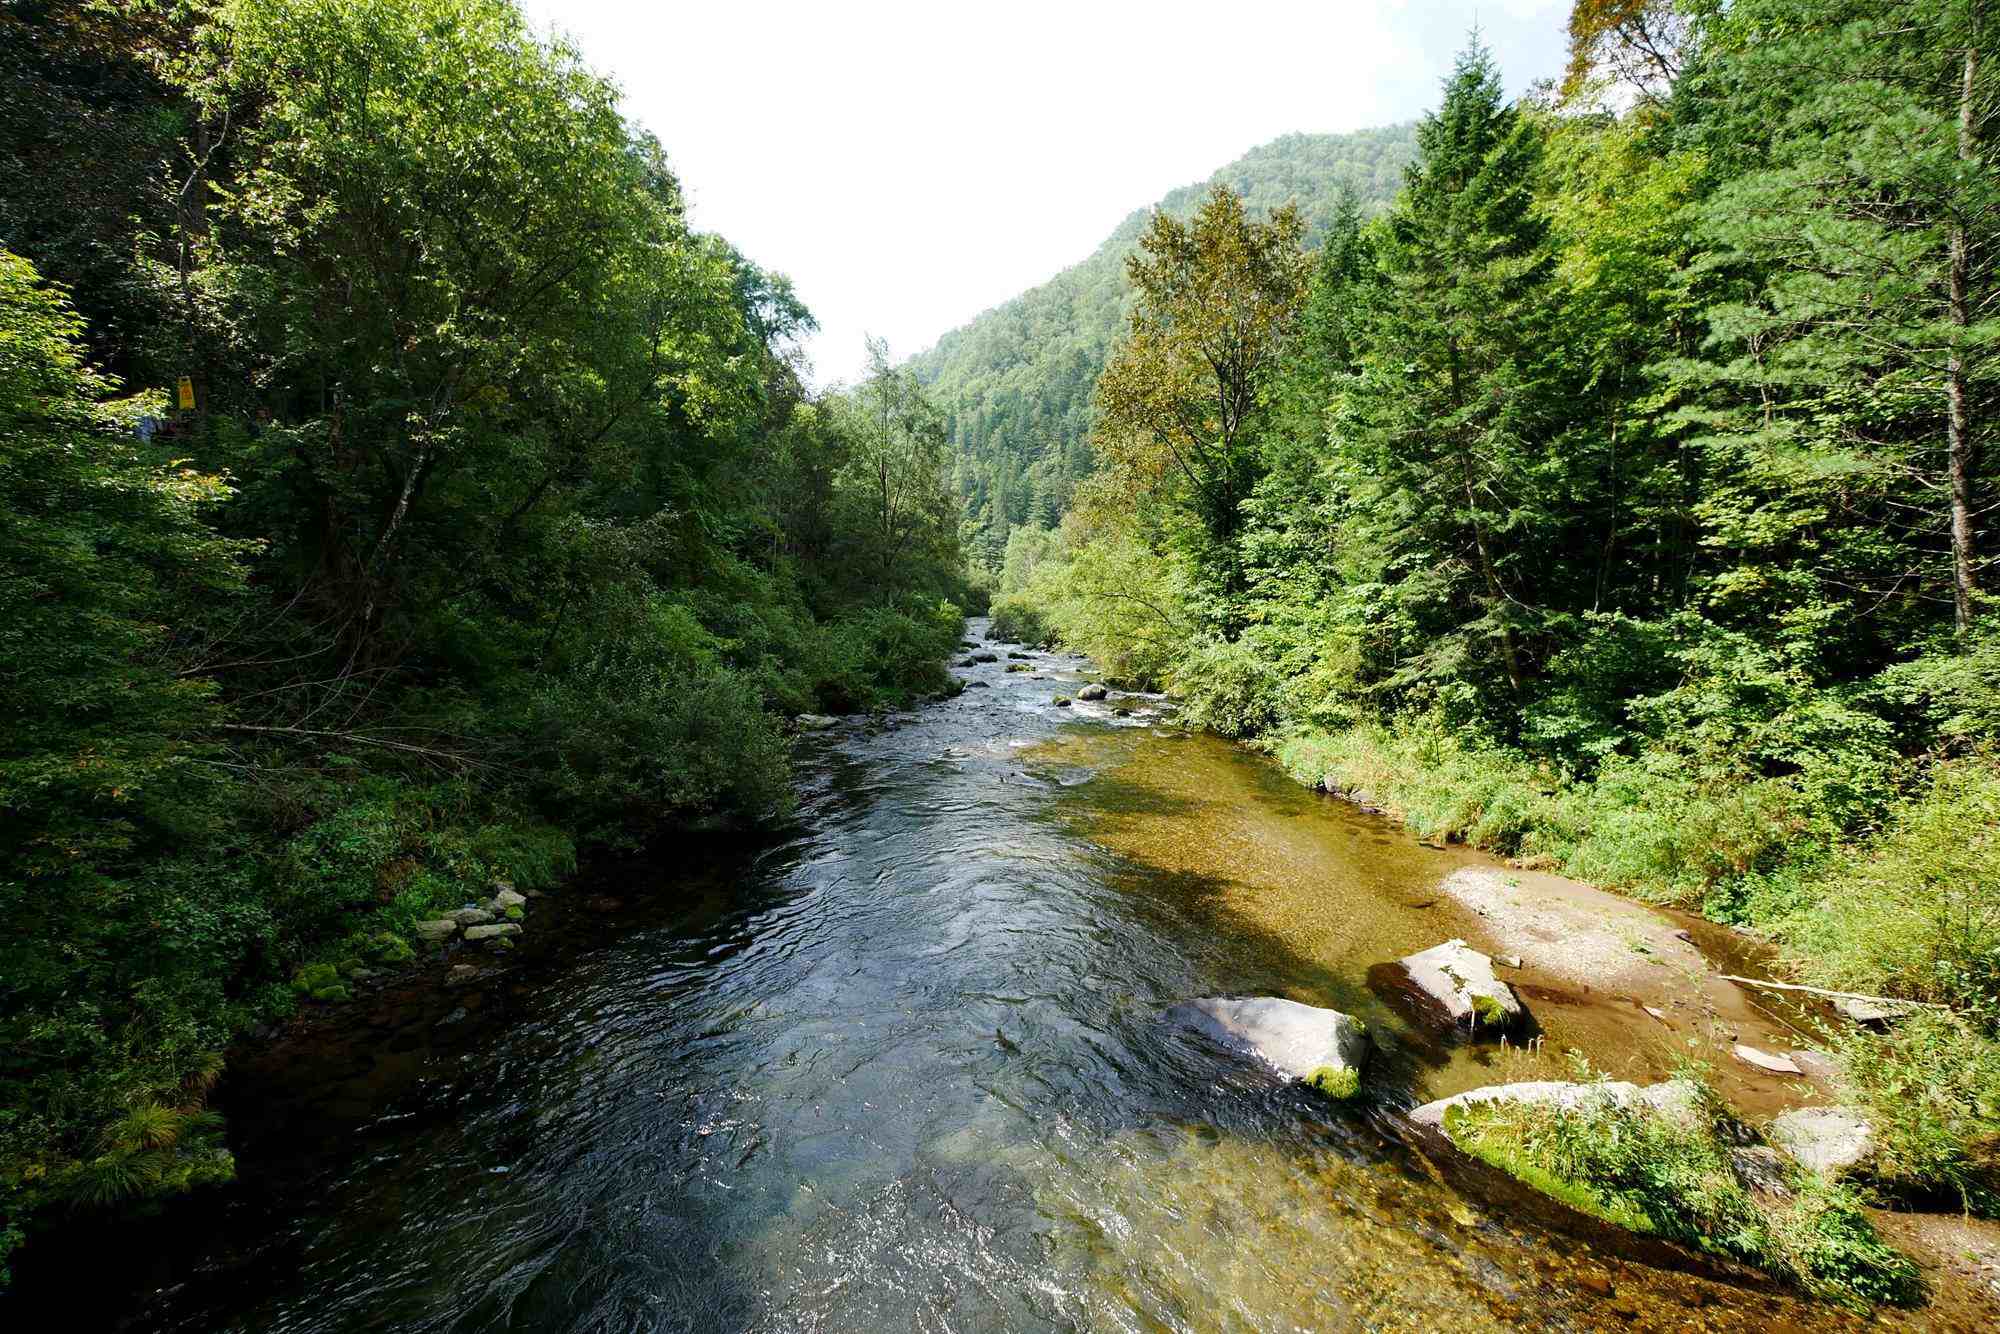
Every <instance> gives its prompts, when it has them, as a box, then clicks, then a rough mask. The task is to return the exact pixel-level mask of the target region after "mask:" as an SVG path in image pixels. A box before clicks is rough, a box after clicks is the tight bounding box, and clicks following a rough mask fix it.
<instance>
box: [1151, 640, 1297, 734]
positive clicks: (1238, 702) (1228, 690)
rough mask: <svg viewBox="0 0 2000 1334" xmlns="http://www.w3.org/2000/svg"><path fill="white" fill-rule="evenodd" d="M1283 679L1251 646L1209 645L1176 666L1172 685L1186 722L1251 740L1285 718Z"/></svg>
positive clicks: (1195, 648) (1197, 648)
mask: <svg viewBox="0 0 2000 1334" xmlns="http://www.w3.org/2000/svg"><path fill="white" fill-rule="evenodd" d="M1281 684H1282V678H1281V677H1280V676H1279V675H1278V673H1277V672H1276V671H1275V670H1274V669H1273V668H1272V667H1271V665H1270V664H1269V663H1268V662H1267V661H1266V660H1265V659H1264V657H1263V656H1262V655H1261V654H1260V653H1258V652H1257V650H1256V649H1255V648H1254V647H1253V646H1252V645H1251V644H1250V643H1248V642H1247V641H1243V640H1239V641H1237V642H1235V643H1227V642H1224V641H1221V640H1214V639H1209V640H1203V641H1201V642H1200V643H1198V644H1196V645H1194V646H1193V647H1192V648H1191V649H1190V650H1189V651H1188V652H1187V654H1186V655H1185V656H1183V657H1182V658H1180V659H1179V660H1178V661H1177V662H1176V663H1175V664H1174V666H1173V669H1172V671H1171V673H1170V674H1169V676H1168V678H1167V686H1168V689H1170V690H1171V691H1172V692H1173V693H1174V694H1175V695H1177V696H1178V697H1179V699H1180V720H1181V721H1182V722H1183V723H1185V724H1186V725H1187V726H1189V727H1197V728H1202V729H1204V730H1206V731H1210V732H1215V733H1217V734H1219V735H1221V736H1228V737H1250V736H1256V735H1259V734H1260V733H1263V732H1265V731H1267V730H1268V729H1270V728H1271V727H1272V726H1274V725H1275V724H1276V723H1277V721H1278V719H1279V716H1280V707H1281V705H1280V699H1279V690H1280V687H1281Z"/></svg>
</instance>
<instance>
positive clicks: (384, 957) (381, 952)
mask: <svg viewBox="0 0 2000 1334" xmlns="http://www.w3.org/2000/svg"><path fill="white" fill-rule="evenodd" d="M368 952H369V954H370V955H371V956H373V958H374V959H375V962H377V963H382V964H398V963H408V962H409V961H410V960H412V959H414V958H416V957H417V954H416V951H415V950H413V949H411V948H410V942H408V941H407V940H404V939H403V938H402V937H401V936H399V935H397V934H396V933H395V932H394V931H378V932H376V933H375V936H374V938H373V939H371V940H370V941H369V942H368Z"/></svg>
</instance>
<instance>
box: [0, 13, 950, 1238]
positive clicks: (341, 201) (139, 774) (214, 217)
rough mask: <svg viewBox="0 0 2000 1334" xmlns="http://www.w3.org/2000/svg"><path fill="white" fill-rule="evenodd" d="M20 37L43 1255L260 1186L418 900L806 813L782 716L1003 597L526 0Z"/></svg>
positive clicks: (0, 331) (865, 409)
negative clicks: (343, 1003) (816, 377)
mask: <svg viewBox="0 0 2000 1334" xmlns="http://www.w3.org/2000/svg"><path fill="white" fill-rule="evenodd" d="M0 27H4V33H0V38H4V40H0V52H4V60H0V78H4V79H5V80H6V98H5V112H4V114H0V130H4V132H5V134H6V137H7V141H8V142H7V148H8V152H7V153H6V154H5V155H4V160H5V162H6V164H7V166H6V168H5V174H4V176H0V186H4V189H0V225H3V226H4V229H5V234H6V238H7V245H8V246H9V247H11V248H10V249H6V250H0V555H4V563H3V564H0V568H4V578H0V711H4V726H0V805H4V808H5V811H6V818H5V820H4V822H0V915H4V916H5V918H6V920H7V922H8V927H9V929H8V930H7V932H5V933H4V937H0V1053H4V1055H0V1260H4V1256H5V1252H6V1251H7V1249H9V1248H10V1247H11V1245H12V1244H13V1243H15V1242H17V1241H18V1240H19V1239H20V1238H21V1236H22V1235H23V1232H24V1229H26V1228H27V1227H28V1226H29V1225H30V1223H31V1222H32V1221H33V1220H34V1219H36V1218H37V1217H40V1216H43V1215H45V1214H46V1213H47V1211H49V1210H52V1209H59V1208H86V1207H90V1206H92V1205H96V1204H102V1203H110V1202H115V1201H121V1200H133V1199H141V1200H143V1199H146V1198H149V1197H154V1196H158V1195H161V1194H164V1193H167V1192H171V1191H174V1190H178V1189H182V1188H185V1187H187V1186H189V1185H192V1184H195V1183H199V1182H202V1181H208V1180H216V1179H221V1178H225V1177H227V1176H228V1175H229V1173H230V1171H231V1165H230V1160H229V1157H228V1154H227V1152H226V1151H225V1150H224V1149H223V1148H222V1146H221V1140H220V1138H219V1134H218V1125H217V1122H216V1119H215V1118H214V1117H213V1116H212V1115H211V1114H210V1113H208V1112H207V1111H206V1110H204V1106H203V1101H204V1094H205V1092H206V1090H207V1089H208V1087H209V1085H210V1084H211V1083H212V1082H213V1080H214V1079H215V1078H216V1076H217V1074H218V1072H219V1071H220V1069H221V1056H220V1053H221V1052H222V1051H223V1049H224V1048H225V1046H226V1045H227V1044H228V1042H229V1041H230V1040H231V1038H232V1037H233V1035H235V1034H236V1033H238V1032H240V1031H241V1030H243V1029H244V1028H246V1027H248V1026H250V1025H253V1024H255V1023H258V1022H260V1021H262V1020H265V1019H269V1018H271V1017H274V1016H277V1015H280V1014H282V1013H284V1012H285V1011H286V1010H287V1009H288V1008H289V1007H290V1006H291V1005H293V1004H295V1003H296V1001H295V998H296V997H297V996H298V995H300V994H308V995H311V996H315V997H320V998H334V997H338V996H341V995H344V994H346V992H347V989H348V979H350V978H351V977H352V976H353V975H355V974H356V973H357V972H358V971H360V970H362V969H365V968H367V967H369V966H379V965H380V964H383V963H393V962H396V961H400V960H403V959H407V958H409V957H410V945H409V942H408V939H407V936H406V933H407V932H408V930H409V928H410V926H411V925H412V923H414V922H415V921H417V920H419V919H421V918H424V917H426V916H433V915H435V914H436V912H437V911H439V910H440V909H443V908H448V907H454V906H457V905H458V904H460V903H462V902H464V901H465V900H467V899H468V898H471V897H473V896H475V895H484V894H485V893H487V892H490V891H488V889H487V886H488V885H489V884H490V882H492V881H493V880H494V879H496V878H498V879H505V880H508V881H511V882H513V883H514V884H516V885H518V886H521V887H523V888H527V887H533V886H536V885H545V884H548V883H551V882H552V881H554V880H556V879H558V878H559V877H561V876H562V875H564V874H565V873H566V872H567V871H569V870H570V868H571V867H572V866H573V864H574V862H575V858H576V856H577V853H578V850H579V848H580V847H583V846H587V845H590V844H593V843H598V844H602V843H633V842H636V841H638V840H642V839H646V838H649V837H653V836H656V835H659V834H662V833H666V832H671V831H674V830H682V829H687V828H691V827H695V826H714V825H719V824H733V825H753V824H756V823H758V822H765V821H769V820H772V819H774V818H779V817H781V816H782V815H783V814H784V812H785V810H786V808H787V803H788V801H789V799H790V785H789V782H788V775H787V765H788V747H787V744H786V736H785V723H784V720H785V719H786V718H787V717H788V716H789V715H792V714H795V713H798V712H800V711H803V710H812V709H817V710H827V711H848V710H855V709H866V708H871V707H877V706H881V705H886V704H891V703H896V702H899V701H905V700H908V699H910V698H912V697H914V696H916V695H920V694H927V693H934V692H937V691H940V690H943V689H945V688H947V687H948V686H949V684H950V680H949V677H948V676H947V674H946V673H945V672H944V670H943V662H944V660H945V655H946V653H947V651H948V650H949V649H950V648H951V647H952V646H953V645H954V644H955V643H956V641H957V638H958V635H959V629H960V624H961V616H960V612H959V609H958V607H957V606H955V605H953V603H952V601H951V599H952V598H954V597H959V596H962V594H963V592H964V590H963V588H962V586H961V578H960V574H959V571H960V570H961V569H962V566H963V562H962V560H961V558H960V555H959V552H958V547H957V543H958V509H957V505H956V501H955V498H954V497H953V496H952V495H951V493H950V491H949V489H948V483H949V463H948V455H947V445H946V439H945V434H944V429H943V427H942V424H941V420H942V419H941V415H940V413H939V411H938V410H937V409H936V408H935V407H933V406H932V405H931V404H930V403H929V401H928V399H927V397H926V395H925V394H924V393H923V391H922V390H921V388H920V387H919V386H918V385H917V384H916V383H915V381H914V379H913V378H912V377H910V376H909V375H908V374H907V373H905V372H900V371H896V370H894V369H893V368H891V367H889V366H887V365H886V363H884V364H879V365H878V366H877V367H876V368H875V371H874V373H873V375H872V376H871V377H870V379H869V381H868V382H867V383H864V384H862V385H860V386H857V387H856V388H855V389H854V390H853V391H851V392H850V393H836V394H832V395H829V396H826V397H824V398H820V399H815V398H814V397H813V396H812V395H811V394H809V393H808V392H807V390H806V389H805V387H804V384H803V381H802V379H801V374H800V368H799V366H798V365H797V357H796V353H795V348H796V345H797V336H798V335H799V334H800V333H801V332H803V331H804V330H806V329H808V328H810V327H811V316H810V315H809V314H808V313H807V312H806V310H805V309H804V308H803V307H802V306H801V305H800V303H799V302H798V300H797V299H796V297H795V296H794V295H793V293H792V291H791V288H790V286H789V285H788V284H787V283H786V282H785V280H784V279H782V278H781V277H778V276H777V275H774V274H770V273H767V272H765V271H763V270H761V269H759V268H757V267H756V266H755V265H753V264H751V263H750V262H749V261H747V260H745V259H744V258H743V257H742V256H741V255H739V254H737V253H736V252H735V251H734V250H732V249H731V248H730V247H729V246H728V245H727V244H726V243H725V242H723V241H722V240H721V239H719V238H717V237H713V236H704V235H700V234H696V233H694V232H692V231H690V230H689V228H688V226H687V224H686V221H685V218H684V215H683V211H682V207H681V200H680V194H679V187H678V185H677V183H676V181H675V178H674V176H673V174H672V173H671V171H670V170H669V169H668V167H667V165H666V161H665V158H664V155H663V153H662V151H661V149H660V147H659V146H658V145H657V144H656V143H654V142H653V141H652V140H651V139H649V138H648V137H646V136H645V135H644V134H642V133H640V132H638V131H636V130H635V129H633V128H632V127H631V126H629V125H628V124H627V123H626V122H625V121H624V119H623V118H622V116H621V114H620V112H619V107H618V98H617V95H616V93H615V90H614V89H612V88H611V87H610V85H608V84H607V83H606V82H604V81H603V80H602V79H600V78H599V77H598V76H596V75H595V74H593V73H592V72H591V71H589V70H588V69H586V68H585V67H584V66H583V64H582V63H581V62H580V60H579V59H578V57H577V56H576V54H575V53H574V52H573V51H571V50H569V49H568V48H566V47H565V46H563V45H561V44H559V43H551V42H547V41H543V40H541V39H539V38H537V37H535V36H533V35H532V34H531V33H530V32H529V31H528V29H527V28H526V26H525V25H524V23H523V21H522V19H521V17H520V15H519V14H518V13H517V12H516V11H515V10H514V9H513V8H512V6H511V4H509V3H507V0H333V2H331V3H329V2H326V0H312V2H310V3H308V2H307V0H227V2H226V3H158V4H137V5H115V6H114V5H103V4H98V3H91V2H89V0H73V2H70V3H48V4H37V5H31V6H13V7H10V8H9V9H8V11H7V13H6V14H5V15H4V16H0ZM183 377H185V378H184V379H183ZM183 384H184V385H185V389H184V390H183V387H182V386H183ZM126 386H129V387H130V388H131V389H132V390H136V391H137V392H133V393H130V395H129V396H127V397H120V395H121V394H126V393H127V389H126V388H125V387H126ZM183 392H185V393H186V394H187V395H188V396H189V397H191V399H192V405H191V406H190V405H188V404H186V403H184V402H183V401H182V394H183Z"/></svg>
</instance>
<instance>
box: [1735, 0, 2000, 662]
mask: <svg viewBox="0 0 2000 1334" xmlns="http://www.w3.org/2000/svg"><path fill="white" fill-rule="evenodd" d="M1987 8H1988V5H1987V2H1986V0H1897V2H1896V3H1891V4H1881V3H1869V4H1860V3H1853V2H1852V0H1813V2H1812V3H1809V4H1799V3H1789V2H1788V3H1775V2H1769V0H1759V2H1755V3H1746V4H1739V5H1735V6H1733V7H1732V8H1731V9H1730V11H1729V14H1728V18H1727V21H1726V24H1725V25H1724V26H1723V27H1722V28H1721V29H1720V31H1719V34H1718V37H1717V42H1718V44H1719V45H1720V46H1721V47H1722V48H1723V50H1724V53H1725V55H1726V58H1727V60H1728V64H1729V72H1730V74H1731V76H1732V81H1733V84H1734V85H1739V86H1753V87H1754V86H1762V87H1764V88H1767V89H1768V88H1782V89H1786V90H1789V91H1790V92H1791V93H1792V95H1793V101H1792V103H1791V105H1790V106H1789V107H1788V108H1786V110H1785V114H1784V115H1783V116H1782V118H1781V119H1780V120H1779V121H1778V123H1776V124H1774V125H1770V126H1768V127H1763V133H1764V135H1765V136H1767V137H1766V138H1765V139H1764V140H1763V142H1762V143H1760V144H1759V145H1758V146H1759V147H1760V148H1761V149H1762V154H1761V156H1762V157H1763V165H1762V169H1760V170H1755V171H1752V172H1750V173H1748V174H1746V175H1744V176H1742V177H1741V178H1739V179H1737V180H1734V181H1732V182H1730V183H1729V184H1728V185H1727V186H1726V187H1725V188H1724V189H1722V190H1721V191H1720V192H1719V193H1718V194H1717V196H1716V198H1715V199H1714V201H1713V202H1712V204H1711V205H1710V206H1709V208H1708V209H1707V211H1706V214H1705V229H1704V230H1705V234H1706V238H1707V240H1708V241H1709V243H1710V247H1711V252H1712V253H1711V255H1710V258H1709V261H1708V262H1709V263H1711V264H1718V263H1720V264H1733V265H1736V266H1739V267H1740V268H1741V269H1743V270H1747V271H1748V272H1750V273H1752V274H1755V275H1760V279H1759V281H1757V282H1756V284H1755V286H1754V289H1753V290H1752V291H1751V292H1750V293H1749V294H1748V295H1747V297H1746V299H1742V300H1737V301H1731V302H1726V303H1723V304H1721V305H1718V306H1717V307H1715V308H1714V309H1713V310H1712V311H1711V312H1710V319H1711V321H1712V323H1713V325H1714V328H1715V333H1716V342H1717V345H1718V347H1719V348H1721V349H1722V350H1724V352H1725V354H1726V358H1727V359H1726V360H1725V362H1724V364H1723V365H1722V366H1721V368H1720V371H1719V374H1718V380H1719V382H1720V384H1722V385H1724V386H1727V390H1726V392H1727V393H1728V394H1729V395H1731V396H1732V397H1733V398H1734V399H1735V401H1737V402H1738V403H1740V404H1742V405H1744V411H1742V412H1740V413H1739V414H1738V415H1737V420H1736V422H1735V424H1734V426H1733V428H1732V429H1734V430H1735V431H1736V432H1737V433H1738V434H1739V435H1740V436H1741V437H1742V439H1743V440H1744V442H1745V443H1746V444H1747V445H1749V446H1751V447H1754V448H1756V449H1758V450H1760V451H1761V452H1763V453H1765V454H1767V455H1773V456H1783V455H1787V454H1789V455H1793V456H1797V455H1799V454H1800V453H1801V452H1803V453H1804V454H1807V455H1811V456H1814V457H1816V458H1817V459H1818V460H1819V464H1820V467H1821V468H1822V469H1827V468H1835V467H1845V468H1848V469H1851V470H1859V471H1861V472H1866V473H1874V474H1877V475H1890V474H1893V475H1897V476H1901V477H1905V478H1907V479H1909V480H1910V481H1911V482H1913V483H1914V484H1915V488H1916V490H1917V491H1918V492H1919V493H1921V494H1927V495H1928V496H1930V497H1932V499H1930V500H1928V501H1927V502H1926V501H1920V502H1919V503H1921V504H1923V505H1924V507H1925V508H1926V509H1927V510H1928V514H1929V516H1930V519H1931V522H1929V523H1928V524H1926V525H1922V526H1921V530H1920V531H1918V532H1917V533H1915V534H1914V536H1915V537H1916V547H1917V551H1916V553H1915V554H1916V556H1917V559H1918V560H1919V563H1922V552H1923V548H1924V547H1926V546H1929V547H1931V549H1933V550H1937V551H1940V552H1941V553H1942V554H1943V556H1944V561H1943V572H1942V575H1941V577H1940V582H1942V583H1943V584H1944V585H1945V590H1946V592H1947V595H1948V596H1949V598H1950V600H1951V602H1952V605H1953V609H1954V617H1955V620H1956V623H1957V625H1958V627H1959V629H1960V630H1961V631H1963V630H1964V629H1966V628H1967V627H1968V626H1970V624H1971V622H1972V620H1973V618H1974V616H1975V615H1976V613H1977V610H1978V606H1979V599H1980V591H1981V590H1980V583H1981V571H1982V561H1981V558H1980V555H1979V545H1980V532H1979V528H1980V522H1979V521H1980V514H1981V512H1982V511H1983V510H1984V508H1985V506H1986V503H1987V500H1986V496H1985V483H1984V480H1983V477H1982V474H1981V471H1980V453H1981V447H1982V444H1983V443H1984V441H1985V439H1986V438H1987V436H1988V435H1989V433H1990V431H1991V420H1992V416H1993V412H1994V407H1995V392H1996V386H2000V362H1996V359H1995V356H1994V350H1995V346H1996V341H2000V281H1996V278H2000V271H1996V263H2000V253H1996V243H2000V172H1996V171H1995V169H1994V167H1993V165H1992V164H1991V162H1990V160H1989V156H1988V151H1987V146H1988V144H1989V142H1990V139H1991V131H1992V119H1993V116H1994V115H1995V112H1996V108H2000V88H1996V85H1995V83H1994V77H1993V74H1992V68H1991V64H1990V62H1989V61H1987V60H1986V59H1985V56H1986V49H1985V48H1986V45H1987V44H1989V43H1990V42H1991V40H1992V34H1993V31H1994V27H1995V24H1996V22H2000V19H1996V16H1994V15H1992V14H1989V13H1987ZM1916 576H1919V571H1917V570H1914V569H1912V570H1908V571H1905V572H1904V574H1903V576H1902V578H1904V579H1907V578H1910V577H1916ZM1921 577H1924V578H1930V577H1931V576H1930V575H1929V574H1922V575H1921ZM1884 591H1885V592H1886V590H1884Z"/></svg>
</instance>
